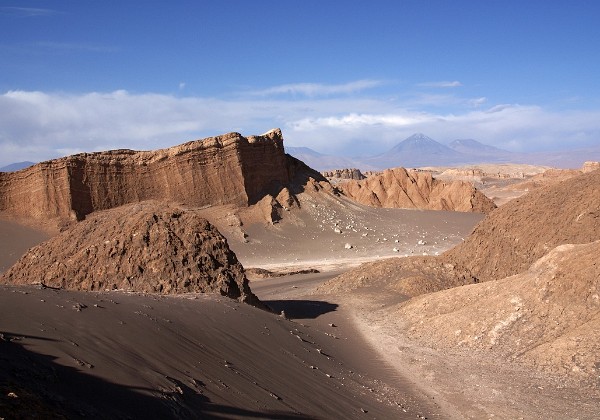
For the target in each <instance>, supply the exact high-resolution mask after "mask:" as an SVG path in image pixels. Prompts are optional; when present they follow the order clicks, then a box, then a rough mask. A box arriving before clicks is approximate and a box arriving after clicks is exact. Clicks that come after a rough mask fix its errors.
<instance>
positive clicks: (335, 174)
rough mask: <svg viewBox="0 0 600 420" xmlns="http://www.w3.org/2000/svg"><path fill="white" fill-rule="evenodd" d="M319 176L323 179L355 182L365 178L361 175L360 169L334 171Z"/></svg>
mask: <svg viewBox="0 0 600 420" xmlns="http://www.w3.org/2000/svg"><path fill="white" fill-rule="evenodd" d="M321 175H323V176H324V177H325V178H334V179H355V180H357V181H360V180H361V179H365V178H366V176H365V175H363V173H362V172H361V171H360V169H356V168H344V169H334V170H332V171H325V172H321Z"/></svg>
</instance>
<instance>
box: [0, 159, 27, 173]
mask: <svg viewBox="0 0 600 420" xmlns="http://www.w3.org/2000/svg"><path fill="white" fill-rule="evenodd" d="M31 165H35V162H28V161H27V162H16V163H11V164H10V165H6V166H3V167H1V168H0V172H15V171H20V170H21V169H25V168H29V167H30V166H31Z"/></svg>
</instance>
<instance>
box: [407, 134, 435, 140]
mask: <svg viewBox="0 0 600 420" xmlns="http://www.w3.org/2000/svg"><path fill="white" fill-rule="evenodd" d="M404 141H435V140H433V139H432V138H431V137H428V136H426V135H425V134H423V133H415V134H413V135H412V136H410V137H408V138H407V139H405V140H404Z"/></svg>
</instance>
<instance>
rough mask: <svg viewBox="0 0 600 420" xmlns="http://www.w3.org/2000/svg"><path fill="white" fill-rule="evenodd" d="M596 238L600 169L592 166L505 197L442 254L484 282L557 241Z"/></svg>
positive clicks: (517, 268)
mask: <svg viewBox="0 0 600 420" xmlns="http://www.w3.org/2000/svg"><path fill="white" fill-rule="evenodd" d="M599 239H600V171H594V172H590V173H587V174H582V175H579V176H575V177H572V178H570V179H567V180H565V181H562V182H557V183H553V184H550V185H547V186H545V187H540V188H538V189H536V190H534V191H532V192H530V193H529V194H526V195H524V196H522V197H520V198H517V199H514V200H512V201H509V202H508V203H506V204H504V205H503V206H502V207H500V208H498V210H496V211H494V212H493V213H492V214H490V215H489V216H488V217H486V218H485V219H484V220H483V221H481V222H480V223H479V224H478V225H477V226H476V228H475V230H474V231H473V233H472V234H471V236H470V237H469V238H467V240H465V242H463V243H462V244H460V245H459V246H457V247H455V248H453V249H451V250H450V251H448V252H447V253H446V255H445V256H446V257H447V258H448V259H449V260H451V261H452V262H453V263H455V264H457V265H460V266H462V267H465V268H467V269H468V270H469V271H470V272H471V273H472V275H473V276H474V277H475V278H477V279H478V280H479V281H487V280H496V279H501V278H504V277H507V276H511V275H514V274H518V273H520V272H522V271H524V270H527V268H528V267H529V266H530V265H531V264H532V263H533V262H535V261H536V260H537V259H539V258H541V257H543V256H544V255H545V254H546V253H548V252H549V251H550V250H551V249H553V248H554V247H556V246H558V245H563V244H581V243H589V242H592V241H596V240H599Z"/></svg>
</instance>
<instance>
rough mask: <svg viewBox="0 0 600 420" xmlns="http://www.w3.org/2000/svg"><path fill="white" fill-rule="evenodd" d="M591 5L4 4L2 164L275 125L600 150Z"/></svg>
mask: <svg viewBox="0 0 600 420" xmlns="http://www.w3.org/2000/svg"><path fill="white" fill-rule="evenodd" d="M599 21H600V2H599V1H595V0H577V1H572V0H527V1H522V0H519V1H515V0H502V1H496V0H472V1H466V0H452V1H451V0H447V1H440V0H431V1H428V0H390V1H386V0H373V1H358V0H346V1H336V0H329V1H323V0H318V1H315V0H302V1H296V0H277V1H271V0H254V1H247V0H215V1H202V0H197V1H187V0H180V1H177V0H172V1H167V0H165V1H157V0H144V1H142V0H139V1H135V0H128V1H123V0H103V1H93V0H46V1H28V0H0V166H3V165H5V164H9V163H13V162H18V161H24V160H30V161H41V160H46V159H51V158H55V157H59V156H64V155H68V154H73V153H78V152H84V151H85V152H91V151H100V150H107V149H121V148H129V149H135V150H151V149H156V148H164V147H170V146H174V145H177V144H180V143H183V142H186V141H189V140H193V139H198V138H204V137H209V136H214V135H219V134H223V133H228V132H232V131H236V132H240V133H242V134H243V135H254V134H260V133H263V132H266V131H268V130H270V129H272V128H275V127H279V128H281V129H282V131H283V135H284V138H285V144H286V145H288V146H296V147H298V146H304V147H310V148H312V149H314V150H316V151H319V152H321V153H327V154H335V155H340V156H364V155H375V154H378V153H383V152H385V151H386V150H388V149H390V148H391V147H393V146H394V145H395V144H397V143H398V142H400V141H402V140H403V139H405V138H406V137H408V136H410V135H411V134H413V133H417V132H421V133H425V134H426V135H428V136H430V137H432V138H434V139H435V140H438V141H440V142H442V143H449V142H450V141H452V140H455V139H466V138H471V139H475V140H478V141H480V142H482V143H485V144H489V145H493V146H496V147H500V148H503V149H507V150H511V151H516V152H523V151H524V152H528V151H555V150H572V149H578V148H586V147H592V146H598V145H599V144H600V81H599V80H598V79H599V76H598V75H600V54H599V51H600V29H598V22H599Z"/></svg>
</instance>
